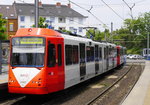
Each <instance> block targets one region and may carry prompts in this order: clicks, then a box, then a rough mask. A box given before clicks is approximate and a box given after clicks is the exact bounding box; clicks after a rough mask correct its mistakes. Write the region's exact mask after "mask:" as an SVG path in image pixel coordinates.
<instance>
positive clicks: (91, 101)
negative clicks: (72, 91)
mask: <svg viewBox="0 0 150 105" xmlns="http://www.w3.org/2000/svg"><path fill="white" fill-rule="evenodd" d="M132 67H133V63H132V65H131V66H130V68H129V69H128V70H127V72H126V73H124V74H123V75H122V76H121V77H120V78H119V79H118V80H116V81H115V82H114V83H113V84H112V85H111V86H109V87H107V88H106V89H105V90H104V91H102V92H101V93H100V94H98V96H96V97H94V98H93V99H92V100H90V101H89V102H87V103H86V105H91V104H92V103H94V101H96V100H97V99H98V98H99V97H101V96H103V95H104V94H106V93H107V92H108V91H109V90H110V89H112V88H113V87H114V86H115V85H116V84H117V83H118V82H119V81H120V80H122V79H123V78H124V77H125V76H126V75H127V74H128V73H129V71H130V70H131V69H132Z"/></svg>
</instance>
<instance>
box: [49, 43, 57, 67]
mask: <svg viewBox="0 0 150 105" xmlns="http://www.w3.org/2000/svg"><path fill="white" fill-rule="evenodd" d="M55 64H56V48H55V45H54V44H49V45H48V61H47V65H48V67H54V66H55Z"/></svg>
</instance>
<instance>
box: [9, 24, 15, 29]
mask: <svg viewBox="0 0 150 105" xmlns="http://www.w3.org/2000/svg"><path fill="white" fill-rule="evenodd" d="M9 31H14V23H9Z"/></svg>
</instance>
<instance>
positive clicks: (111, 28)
mask: <svg viewBox="0 0 150 105" xmlns="http://www.w3.org/2000/svg"><path fill="white" fill-rule="evenodd" d="M111 36H112V43H113V22H111Z"/></svg>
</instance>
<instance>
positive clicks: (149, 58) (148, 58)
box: [147, 32, 150, 60]
mask: <svg viewBox="0 0 150 105" xmlns="http://www.w3.org/2000/svg"><path fill="white" fill-rule="evenodd" d="M147 60H150V57H149V32H148V33H147Z"/></svg>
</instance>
